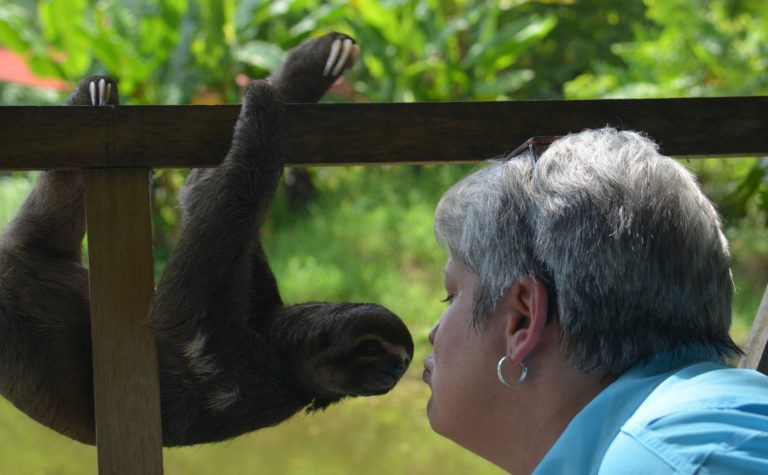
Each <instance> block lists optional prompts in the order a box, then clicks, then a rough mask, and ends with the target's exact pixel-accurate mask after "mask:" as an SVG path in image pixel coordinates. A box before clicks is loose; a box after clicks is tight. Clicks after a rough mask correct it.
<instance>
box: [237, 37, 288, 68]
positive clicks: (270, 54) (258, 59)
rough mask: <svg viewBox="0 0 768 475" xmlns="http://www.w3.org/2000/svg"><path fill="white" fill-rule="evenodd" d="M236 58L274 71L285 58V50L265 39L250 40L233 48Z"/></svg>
mask: <svg viewBox="0 0 768 475" xmlns="http://www.w3.org/2000/svg"><path fill="white" fill-rule="evenodd" d="M233 55H234V58H235V59H236V60H237V61H241V62H243V63H246V64H250V65H252V66H256V67H259V68H261V69H265V70H267V71H273V70H275V69H277V68H278V67H279V66H280V65H281V64H282V63H283V61H284V60H285V52H284V51H283V50H282V49H281V48H280V47H279V46H277V45H274V44H271V43H266V42H264V41H249V42H248V43H246V44H244V45H242V46H237V47H235V48H234V49H233Z"/></svg>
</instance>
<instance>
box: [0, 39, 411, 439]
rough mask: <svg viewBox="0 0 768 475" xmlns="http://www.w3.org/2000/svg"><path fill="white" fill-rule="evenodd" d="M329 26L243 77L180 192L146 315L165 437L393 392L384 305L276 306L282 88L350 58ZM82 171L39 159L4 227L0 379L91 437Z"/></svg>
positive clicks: (78, 97)
mask: <svg viewBox="0 0 768 475" xmlns="http://www.w3.org/2000/svg"><path fill="white" fill-rule="evenodd" d="M358 51H359V50H358V47H357V45H356V44H355V43H354V41H353V40H352V39H351V38H349V37H347V36H345V35H341V34H337V33H332V34H329V35H326V36H324V37H321V38H318V39H316V40H314V41H311V42H308V43H305V44H303V45H301V46H300V47H299V48H297V49H296V50H294V51H293V52H292V53H291V54H290V55H289V57H288V59H287V61H286V63H285V65H283V67H282V68H281V69H280V70H278V71H277V72H276V73H275V74H273V75H272V76H271V77H270V78H269V80H268V81H256V82H253V83H251V84H250V85H249V86H248V87H247V89H246V91H245V96H244V98H243V106H242V109H241V112H240V116H239V118H238V120H237V124H236V126H235V132H234V137H233V139H232V146H231V149H230V150H229V153H228V154H227V156H226V158H225V159H224V161H223V162H222V163H221V165H220V166H219V167H218V168H211V169H196V170H193V171H192V172H191V173H190V175H189V178H188V180H187V183H186V184H185V186H184V188H183V189H182V191H181V193H180V201H181V207H182V215H183V226H184V230H183V233H182V236H181V239H180V241H179V243H178V245H177V246H176V249H175V250H174V253H173V255H172V256H171V258H170V260H169V262H168V265H167V267H166V270H165V273H164V275H163V277H162V279H161V280H160V283H159V285H158V288H157V290H156V292H155V295H154V299H153V303H152V307H151V310H150V316H149V321H148V324H149V327H150V328H151V330H152V331H153V332H154V335H155V338H156V342H157V350H158V359H159V370H160V389H161V407H162V427H163V445H166V446H174V445H188V444H197V443H203V442H214V441H219V440H223V439H227V438H230V437H234V436H237V435H240V434H243V433H245V432H249V431H253V430H256V429H259V428H261V427H267V426H272V425H275V424H278V423H280V422H281V421H283V420H285V419H286V418H288V417H290V416H291V415H293V414H295V413H296V412H298V411H300V410H302V409H307V410H316V409H322V408H325V407H327V406H328V405H329V404H332V403H334V402H337V401H339V400H341V399H343V398H345V397H348V396H368V395H375V394H383V393H386V392H387V391H389V390H390V389H391V388H392V387H393V386H394V385H395V383H397V381H398V380H399V379H400V377H401V376H402V375H403V373H404V372H405V370H406V368H407V367H408V364H409V362H410V361H411V358H412V357H413V342H412V340H411V336H410V334H409V332H408V329H407V328H406V326H405V325H404V324H403V322H402V321H401V320H400V319H399V318H398V317H397V316H396V315H394V314H393V313H392V312H390V311H389V310H387V309H386V308H384V307H382V306H380V305H374V304H355V303H340V304H332V303H305V304H299V305H284V304H283V301H282V299H281V298H280V294H279V292H278V289H277V283H276V282H275V278H274V276H273V275H272V272H271V271H270V268H269V265H268V263H267V259H266V257H265V254H264V251H263V249H262V246H261V243H260V241H259V228H260V226H261V224H262V222H263V221H264V217H265V215H266V212H267V210H268V208H269V205H270V203H271V200H272V197H273V195H274V193H275V190H276V188H277V183H278V180H279V177H280V175H281V173H282V171H283V166H284V157H283V155H284V154H283V143H284V141H285V139H286V137H284V136H283V129H282V128H281V124H282V120H283V105H282V103H283V102H314V101H317V100H319V99H320V97H321V96H322V95H323V94H324V93H325V91H326V90H327V89H328V88H329V87H330V86H331V84H333V82H334V81H335V80H336V79H337V78H338V77H339V76H340V75H341V74H342V73H343V72H344V71H345V70H346V69H348V68H349V67H350V66H351V65H352V64H353V63H354V61H355V60H356V58H357V54H358ZM117 103H118V91H117V84H116V83H115V82H114V81H113V80H112V79H110V78H108V77H105V76H94V77H90V78H87V79H85V80H83V81H82V82H81V83H80V84H79V85H78V87H77V88H76V89H75V91H74V93H73V94H72V96H71V97H70V98H69V99H68V100H67V104H68V105H115V104H117ZM84 229H85V215H84V206H83V178H82V173H81V172H79V171H49V172H43V173H41V174H40V177H39V178H38V180H37V183H36V184H35V187H34V188H33V190H32V192H31V193H30V195H29V197H28V198H27V200H26V201H25V202H24V204H23V206H22V208H21V210H20V211H19V213H18V215H17V216H16V217H15V218H14V220H13V221H12V222H11V223H10V224H9V225H8V227H7V229H6V230H5V232H4V233H3V234H2V235H1V236H0V393H2V394H3V395H4V396H5V397H6V398H8V399H9V400H10V401H11V402H13V404H15V405H16V406H17V407H18V408H19V409H21V410H22V411H24V412H25V413H27V414H28V415H29V416H30V417H32V418H33V419H35V420H37V421H39V422H41V423H43V424H45V425H47V426H49V427H51V428H53V429H54V430H57V431H58V432H60V433H62V434H65V435H67V436H69V437H72V438H74V439H76V440H79V441H81V442H85V443H94V441H95V428H94V407H93V404H94V401H93V380H92V361H91V332H90V321H89V302H88V271H87V269H85V268H84V267H83V266H82V263H81V257H82V256H81V246H82V240H83V235H84Z"/></svg>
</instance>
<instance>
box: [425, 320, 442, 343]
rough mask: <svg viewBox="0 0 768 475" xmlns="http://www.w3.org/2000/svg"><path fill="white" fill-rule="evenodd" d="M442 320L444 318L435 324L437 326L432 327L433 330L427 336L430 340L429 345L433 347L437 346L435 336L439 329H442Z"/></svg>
mask: <svg viewBox="0 0 768 475" xmlns="http://www.w3.org/2000/svg"><path fill="white" fill-rule="evenodd" d="M441 320H442V317H441V318H440V320H438V321H437V322H436V323H435V326H433V327H432V329H431V330H430V331H429V336H427V339H428V340H429V344H430V345H432V346H435V334H437V329H438V328H439V327H440V321H441Z"/></svg>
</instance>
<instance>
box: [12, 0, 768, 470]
mask: <svg viewBox="0 0 768 475" xmlns="http://www.w3.org/2000/svg"><path fill="white" fill-rule="evenodd" d="M332 30H337V31H342V32H345V33H348V34H350V35H352V36H353V37H355V38H356V39H357V40H358V42H359V43H360V45H361V47H362V59H361V62H360V64H358V65H357V66H356V67H355V68H354V69H353V70H352V71H351V72H350V73H349V74H348V76H347V77H346V78H345V79H344V80H343V81H342V82H340V83H339V84H337V86H335V87H334V89H333V91H332V92H331V94H329V96H328V97H327V98H326V101H346V102H352V101H354V102H392V101H403V102H412V101H445V100H452V101H458V100H475V101H478V100H519V99H550V98H573V99H586V98H616V97H623V98H630V97H632V98H635V97H704V96H723V95H764V94H768V74H766V67H768V2H765V1H764V0H592V1H589V0H583V1H581V0H548V1H527V0H500V1H487V0H416V1H403V0H356V1H355V0H353V1H317V0H273V1H261V0H242V1H236V0H221V1H219V0H191V1H184V0H156V1H149V0H120V1H118V0H40V1H32V0H0V50H6V52H8V51H12V52H14V53H16V54H17V55H18V56H19V57H20V58H21V60H22V61H23V62H24V63H26V65H28V67H29V68H31V70H32V71H33V72H34V73H35V75H37V76H38V77H44V78H55V79H57V80H59V81H60V82H59V83H57V84H61V87H54V88H37V87H30V86H29V85H26V86H25V85H23V84H17V83H11V82H0V104H3V105H13V104H56V103H61V102H62V101H63V99H64V97H65V96H66V95H67V92H66V90H67V89H69V88H71V85H72V84H74V83H76V82H77V81H78V80H79V79H80V78H82V77H83V76H85V75H88V74H92V73H97V72H100V73H108V74H110V75H113V76H115V77H117V78H118V79H119V80H120V87H121V93H122V98H123V103H126V104H188V103H223V102H229V103H234V102H238V95H239V91H240V89H241V87H242V85H243V84H245V83H246V82H247V80H248V79H249V78H260V77H265V76H266V75H267V74H268V73H269V71H271V70H272V69H274V68H275V67H276V66H277V65H278V64H280V62H281V61H282V59H283V58H284V56H285V54H286V51H288V50H289V49H290V48H292V47H293V46H295V45H297V44H299V43H300V42H302V41H303V40H305V39H308V38H310V37H314V36H318V35H320V34H323V33H326V32H328V31H332ZM0 78H4V80H5V81H8V78H7V77H5V76H4V72H3V71H2V70H0ZM722 120H723V121H724V122H725V121H727V120H729V118H728V117H723V118H722ZM535 133H536V131H535V130H532V131H531V135H535ZM41 137H44V131H41ZM382 140H386V137H383V138H382ZM436 140H439V137H436ZM517 145H518V144H509V146H510V149H511V148H514V147H515V146H517ZM224 152H225V151H222V154H223V153H224ZM478 158H484V157H478ZM684 164H685V165H686V166H688V167H690V168H691V169H692V170H693V171H694V173H696V174H697V176H698V177H699V179H700V181H701V183H702V186H703V187H704V189H705V191H706V193H707V194H708V196H709V197H710V198H711V199H712V200H713V201H714V202H715V203H716V204H717V206H718V208H719V209H720V211H721V213H722V215H723V218H724V221H725V224H726V227H727V234H728V237H729V239H730V242H731V249H732V253H733V268H734V277H735V280H736V285H737V294H736V300H735V305H734V326H733V334H734V337H735V338H736V340H737V341H738V342H740V343H743V342H744V341H745V340H746V335H747V332H748V329H749V326H750V324H751V320H752V318H753V316H754V314H755V312H756V310H757V306H758V304H759V301H760V297H761V295H762V292H763V290H764V288H765V283H766V281H767V280H768V239H766V236H765V228H766V217H767V216H768V185H767V184H766V181H767V179H766V171H767V170H768V158H765V157H755V158H742V159H731V160H718V159H707V160H691V161H685V162H684ZM473 167H474V166H470V165H443V166H440V165H430V166H419V167H415V166H373V167H344V168H314V169H309V170H303V169H302V170H292V171H290V172H289V173H288V174H287V182H286V184H285V186H284V187H283V190H282V193H281V194H280V196H279V197H278V199H277V201H276V203H275V205H274V207H273V209H272V213H271V215H270V218H269V221H268V223H267V224H266V226H265V230H264V234H265V246H266V250H267V253H268V255H269V257H270V259H271V263H272V267H273V269H274V271H275V273H276V275H277V277H278V281H279V284H280V286H281V290H282V293H283V295H284V297H285V299H286V300H287V301H289V302H298V301H303V300H317V299H323V300H334V301H340V300H351V301H375V302H381V303H384V304H385V305H387V306H389V307H390V308H391V309H393V310H394V311H395V312H397V313H398V314H400V315H401V316H402V317H403V318H404V319H405V320H406V322H407V323H408V325H409V327H410V328H411V330H412V331H413V333H414V336H415V339H416V344H417V348H416V358H415V362H414V364H413V367H412V368H411V370H410V371H409V373H408V375H407V376H406V377H405V379H404V381H403V382H402V383H401V384H400V385H399V386H398V387H397V388H396V389H395V390H394V391H392V392H391V393H390V394H388V395H386V396H383V397H377V398H366V399H358V400H350V401H346V402H344V403H342V404H341V405H338V406H336V407H333V408H330V409H329V410H328V411H326V412H325V413H322V414H315V415H312V416H304V415H302V416H297V417H295V418H294V419H292V420H290V421H288V422H287V423H285V424H283V425H281V426H279V427H277V428H272V429H267V430H262V431H259V432H256V433H254V434H250V435H247V436H243V437H239V438H237V439H234V440H232V441H229V442H225V443H221V444H215V445H208V446H197V447H190V448H182V449H171V450H166V451H165V468H166V473H169V474H198V473H199V474H204V473H217V474H235V473H237V474H241V473H274V474H347V473H350V474H351V473H355V474H357V473H372V474H405V473H408V474H432V473H441V474H464V473H475V474H492V473H500V471H499V470H498V469H496V468H495V467H493V466H491V465H490V464H488V463H487V462H484V461H482V460H479V459H477V458H475V457H473V456H472V455H470V454H467V453H465V452H464V451H463V450H462V449H460V448H458V447H456V446H454V445H452V444H451V443H450V442H448V441H446V440H443V439H441V438H440V437H438V436H436V435H434V434H433V433H432V432H431V430H430V429H429V426H428V423H427V420H426V417H425V415H424V406H425V404H426V400H427V398H428V397H429V390H428V389H427V388H426V387H424V385H423V384H422V383H421V379H420V374H421V364H420V363H421V359H423V357H424V356H426V354H427V353H428V351H429V348H428V344H427V342H426V335H427V332H428V331H429V328H430V327H431V325H432V324H433V322H435V321H436V320H437V318H438V317H439V316H440V314H441V313H442V310H443V305H444V304H442V303H440V300H441V298H442V297H443V296H444V295H443V290H442V286H441V279H442V266H443V261H444V259H445V254H444V251H443V250H442V249H440V248H439V247H438V246H437V244H436V243H435V240H434V237H433V234H432V212H433V210H434V206H435V204H436V203H437V200H438V199H439V196H440V194H441V192H442V191H444V190H445V189H446V188H447V187H448V186H450V185H451V184H452V183H454V182H455V181H456V180H458V179H459V178H460V177H461V176H463V175H464V174H466V173H467V172H468V171H469V170H471V169H472V168H473ZM184 174H185V171H184V170H162V171H158V172H156V173H155V180H154V184H153V203H154V211H155V213H154V233H155V236H154V252H155V259H156V263H157V269H156V271H157V273H158V274H159V273H160V272H162V267H163V264H164V262H165V260H166V259H167V256H168V255H169V252H170V250H171V249H172V246H173V243H174V242H175V240H176V239H177V237H178V235H179V226H178V224H179V220H178V218H179V216H178V208H177V203H176V193H177V191H178V188H179V186H180V185H181V184H182V182H183V179H184ZM33 179H34V173H28V172H15V173H0V225H4V224H5V223H6V222H7V221H8V220H9V219H10V218H11V217H12V215H13V213H14V212H15V210H16V209H17V208H18V206H19V204H20V203H21V201H22V200H23V198H24V196H25V195H26V193H27V192H28V190H29V187H30V185H31V183H32V180H33ZM95 472H96V460H95V450H94V449H93V448H91V447H87V446H83V445H81V444H78V443H76V442H72V441H70V440H68V439H66V438H64V437H62V436H59V435H57V434H55V433H53V432H51V431H50V430H48V429H46V428H44V427H42V426H40V425H38V424H36V423H34V422H32V421H31V420H29V419H28V418H27V417H26V416H24V415H23V414H21V413H20V412H18V411H17V410H15V409H14V408H13V407H12V406H11V405H10V404H9V403H8V402H6V401H5V400H0V473H3V474H5V473H8V474H87V473H95Z"/></svg>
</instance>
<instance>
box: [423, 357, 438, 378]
mask: <svg viewBox="0 0 768 475" xmlns="http://www.w3.org/2000/svg"><path fill="white" fill-rule="evenodd" d="M434 366H435V361H434V360H433V359H432V357H431V356H429V357H427V358H426V359H425V360H424V372H423V373H422V374H421V379H422V380H423V381H424V382H425V383H427V384H430V382H431V381H432V368H434Z"/></svg>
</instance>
